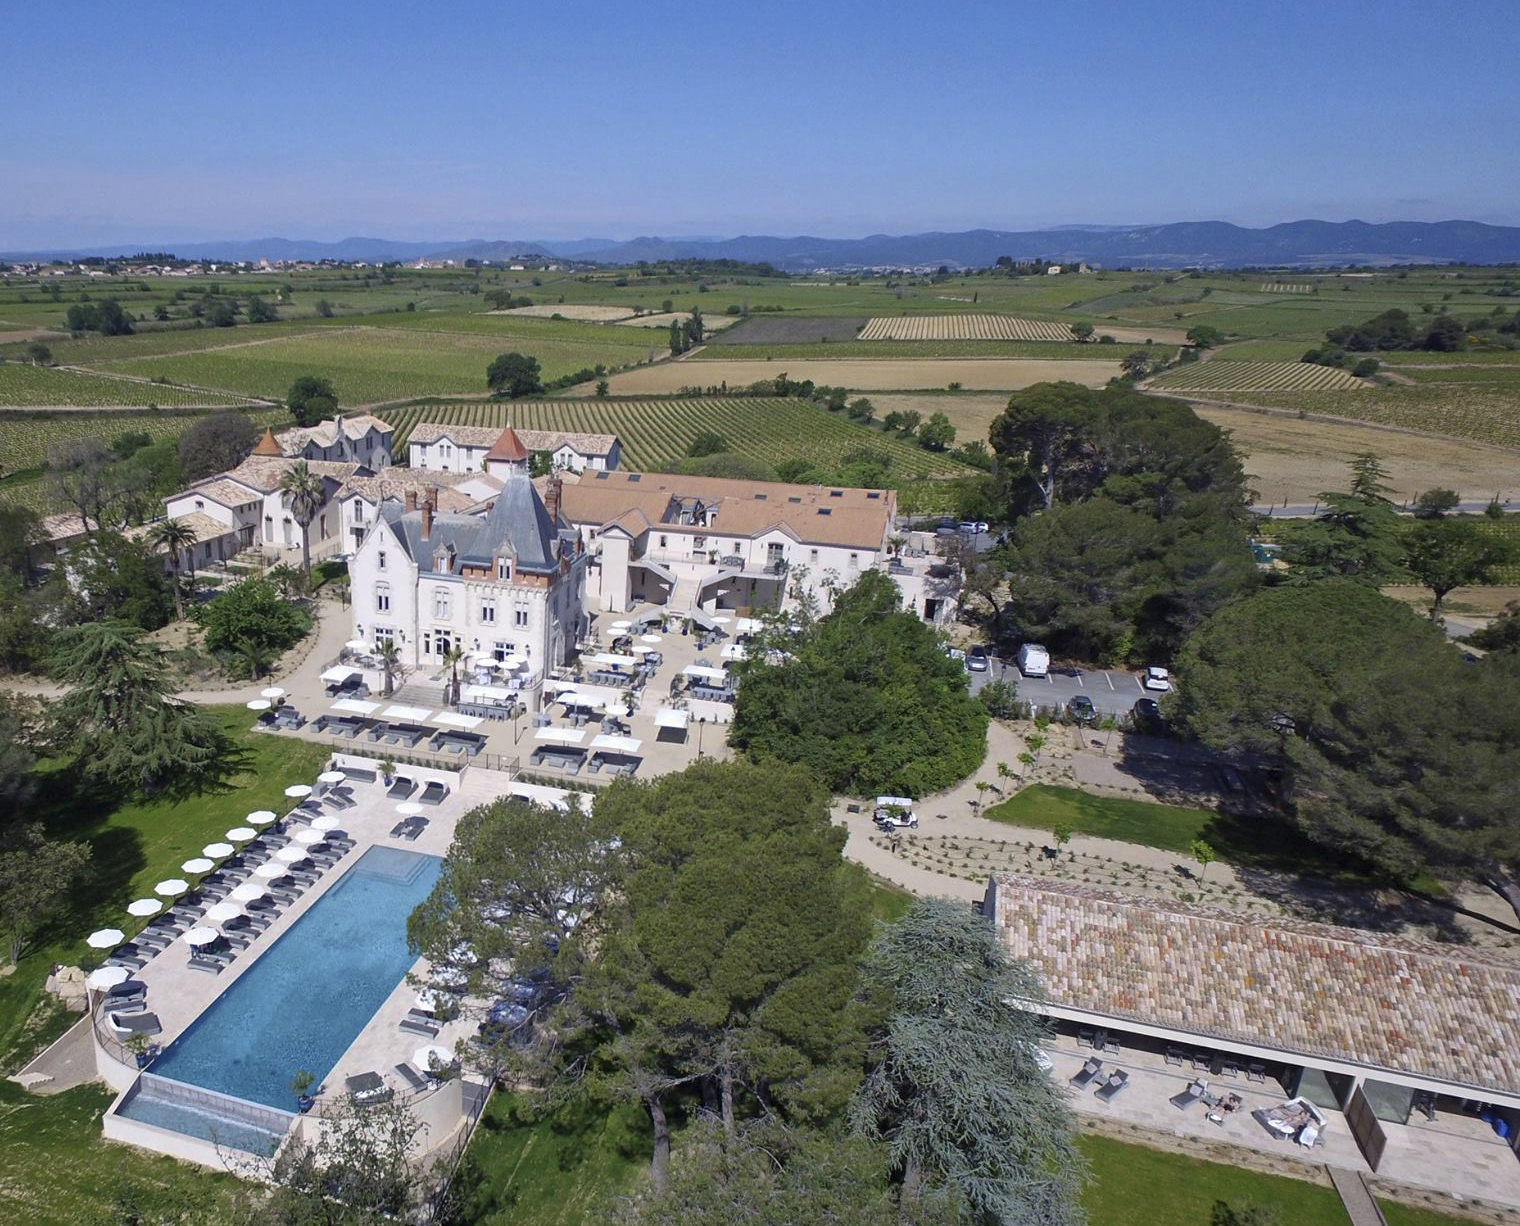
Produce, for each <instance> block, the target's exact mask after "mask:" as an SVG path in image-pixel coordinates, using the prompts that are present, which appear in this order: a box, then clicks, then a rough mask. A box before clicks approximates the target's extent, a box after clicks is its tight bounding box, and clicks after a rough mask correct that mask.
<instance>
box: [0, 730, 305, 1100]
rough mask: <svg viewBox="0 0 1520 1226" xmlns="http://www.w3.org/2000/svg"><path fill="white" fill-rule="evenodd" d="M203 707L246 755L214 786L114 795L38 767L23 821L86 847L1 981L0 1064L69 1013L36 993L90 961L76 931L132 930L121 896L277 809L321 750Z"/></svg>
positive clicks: (63, 1023) (11, 1062)
mask: <svg viewBox="0 0 1520 1226" xmlns="http://www.w3.org/2000/svg"><path fill="white" fill-rule="evenodd" d="M212 710H214V711H215V713H216V714H217V715H218V716H219V717H220V718H221V720H222V724H223V727H225V728H226V730H227V731H228V732H229V733H230V734H231V735H232V736H233V738H234V740H235V741H236V743H237V744H238V745H239V746H240V747H242V749H243V751H244V753H245V755H246V757H245V760H244V761H243V763H242V764H241V766H240V770H239V772H238V773H237V774H236V775H234V776H232V777H231V778H230V779H229V780H228V781H227V783H226V785H225V787H224V788H223V790H221V791H219V792H215V793H211V794H207V795H202V796H196V797H193V798H191V799H189V800H183V801H178V802H175V803H167V802H145V801H128V802H126V803H118V800H117V798H116V797H113V796H108V795H103V794H100V793H99V792H92V791H91V790H89V789H88V788H86V787H85V786H84V785H83V784H82V783H81V781H80V780H79V779H78V777H77V776H76V775H75V773H74V772H73V771H72V770H71V769H69V768H68V767H67V766H66V765H65V764H63V763H56V762H55V763H44V764H43V765H41V766H39V767H38V768H37V770H38V773H39V775H41V776H42V778H41V786H40V787H39V789H38V798H37V800H36V802H35V803H34V804H33V805H32V806H31V811H30V812H29V813H28V817H29V819H33V820H37V821H41V822H42V823H43V824H44V825H46V826H47V828H48V831H49V833H50V834H51V835H53V836H54V837H58V838H69V839H83V840H85V841H86V842H88V843H89V844H90V846H91V848H92V850H93V855H92V857H91V862H90V868H89V871H88V873H87V874H86V875H85V876H84V877H83V878H81V880H80V881H79V882H78V884H77V885H76V886H75V887H74V889H73V891H72V892H71V896H70V898H69V900H68V903H67V905H66V906H65V907H63V908H62V909H61V910H60V911H59V913H58V914H57V916H56V917H55V918H54V919H53V921H52V923H51V924H50V925H49V927H48V928H47V929H46V930H45V931H43V932H42V933H40V934H39V935H38V938H37V940H36V943H35V944H34V945H33V947H32V948H31V950H30V951H29V952H28V953H27V954H26V955H25V956H24V957H23V958H22V959H21V962H20V964H19V966H18V967H17V968H16V970H15V972H14V973H13V974H11V975H9V976H7V977H6V978H4V979H0V1068H3V1069H5V1070H6V1071H7V1072H9V1071H14V1070H15V1069H17V1068H19V1067H20V1066H21V1065H22V1064H24V1063H26V1061H27V1060H29V1059H30V1058H31V1057H32V1056H33V1055H34V1054H36V1052H37V1051H38V1050H39V1049H40V1048H41V1047H42V1046H44V1045H45V1044H46V1043H47V1042H48V1041H50V1040H51V1039H53V1038H54V1037H56V1036H57V1035H58V1034H61V1033H62V1032H63V1030H65V1029H66V1028H67V1026H68V1024H69V1022H70V1021H71V1020H72V1015H69V1014H66V1013H64V1012H63V1011H62V1010H61V1009H58V1008H56V1007H52V1005H51V1002H50V1001H47V1000H45V998H44V997H43V996H42V995H41V988H42V985H43V982H44V981H45V980H46V979H47V973H48V967H49V966H50V965H51V964H52V963H54V962H60V963H63V964H65V965H72V966H81V965H88V964H90V963H87V961H86V959H87V957H88V956H89V955H90V954H91V952H92V951H90V950H89V949H88V947H87V946H86V945H85V943H84V938H85V936H87V935H88V934H89V933H90V932H92V931H94V930H95V929H96V928H103V927H113V928H120V929H122V931H124V932H126V933H128V934H129V935H130V934H131V933H132V932H134V931H136V930H137V929H139V928H141V927H142V925H143V923H144V922H145V921H143V920H135V919H133V918H132V917H131V916H129V915H127V913H126V910H125V908H126V905H127V904H128V903H129V902H131V901H132V900H133V899H134V898H141V897H143V896H144V895H148V894H151V893H152V890H153V885H154V883H155V882H158V881H162V880H163V879H164V878H166V877H179V876H183V875H184V874H183V873H181V871H180V867H179V866H180V864H181V863H182V862H184V861H185V860H188V859H190V858H191V857H192V856H198V855H200V849H201V848H202V847H203V846H205V845H206V844H207V843H210V842H213V841H217V840H220V839H221V837H222V836H223V835H224V834H225V833H226V832H227V831H228V830H229V829H231V828H232V827H233V826H237V825H241V824H242V820H243V817H244V815H246V814H247V813H249V812H250V811H252V810H254V809H277V808H279V807H280V804H281V801H282V800H283V799H284V798H283V795H282V793H283V791H284V788H285V787H286V786H287V785H288V784H291V783H297V782H309V781H310V780H311V779H312V778H313V777H314V776H315V774H316V773H317V772H318V771H319V770H320V769H321V764H322V762H324V761H325V760H326V758H327V751H326V750H325V749H324V748H323V747H322V746H320V745H314V744H312V743H311V742H309V741H301V740H297V739H295V738H293V737H281V736H274V735H270V734H269V733H254V732H251V731H250V730H249V726H250V722H251V717H250V716H249V714H248V712H247V711H245V710H244V709H243V708H242V707H216V708H212ZM96 958H97V961H98V955H97V956H96Z"/></svg>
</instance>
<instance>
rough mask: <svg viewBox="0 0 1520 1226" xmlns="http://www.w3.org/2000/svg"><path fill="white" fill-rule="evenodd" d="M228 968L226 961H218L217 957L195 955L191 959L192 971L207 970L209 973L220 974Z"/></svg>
mask: <svg viewBox="0 0 1520 1226" xmlns="http://www.w3.org/2000/svg"><path fill="white" fill-rule="evenodd" d="M226 968H227V964H226V963H225V962H218V961H217V960H216V959H215V958H202V957H200V956H199V955H194V956H192V957H191V959H190V969H191V970H192V971H205V972H206V973H207V974H209V975H220V974H221V973H222V971H224V970H225V969H226Z"/></svg>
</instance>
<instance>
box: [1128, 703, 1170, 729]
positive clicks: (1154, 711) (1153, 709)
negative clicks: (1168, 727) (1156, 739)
mask: <svg viewBox="0 0 1520 1226" xmlns="http://www.w3.org/2000/svg"><path fill="white" fill-rule="evenodd" d="M1130 714H1131V715H1133V716H1134V717H1135V723H1136V724H1137V725H1139V726H1140V727H1142V728H1159V727H1160V726H1161V725H1162V724H1164V723H1165V722H1166V721H1165V720H1164V719H1162V718H1161V704H1160V703H1159V702H1157V701H1156V700H1155V699H1154V698H1140V699H1137V700H1136V702H1135V705H1134V706H1133V707H1131V708H1130Z"/></svg>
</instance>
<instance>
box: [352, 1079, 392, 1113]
mask: <svg viewBox="0 0 1520 1226" xmlns="http://www.w3.org/2000/svg"><path fill="white" fill-rule="evenodd" d="M343 1088H344V1089H345V1090H347V1091H348V1095H349V1097H350V1098H352V1099H353V1100H354V1102H355V1103H357V1104H358V1105H359V1106H361V1107H373V1106H376V1105H377V1104H379V1103H385V1102H390V1100H391V1098H392V1097H394V1091H393V1090H392V1089H391V1088H390V1086H388V1085H386V1084H385V1082H384V1081H382V1080H381V1079H380V1074H379V1073H356V1074H355V1075H354V1076H352V1077H350V1078H348V1079H347V1080H346V1081H344V1083H343Z"/></svg>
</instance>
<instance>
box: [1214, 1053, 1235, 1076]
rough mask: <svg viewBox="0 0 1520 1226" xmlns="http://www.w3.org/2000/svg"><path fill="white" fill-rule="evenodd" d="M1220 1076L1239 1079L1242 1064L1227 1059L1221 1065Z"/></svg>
mask: <svg viewBox="0 0 1520 1226" xmlns="http://www.w3.org/2000/svg"><path fill="white" fill-rule="evenodd" d="M1219 1074H1220V1076H1222V1077H1239V1076H1240V1062H1239V1061H1238V1060H1231V1059H1229V1058H1228V1057H1226V1058H1225V1059H1224V1060H1223V1061H1222V1062H1221V1063H1220V1065H1219Z"/></svg>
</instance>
